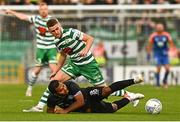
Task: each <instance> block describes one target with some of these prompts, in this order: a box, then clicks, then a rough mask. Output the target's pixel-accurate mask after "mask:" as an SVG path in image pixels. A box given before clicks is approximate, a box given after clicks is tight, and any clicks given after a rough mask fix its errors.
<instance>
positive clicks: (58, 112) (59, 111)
mask: <svg viewBox="0 0 180 122" xmlns="http://www.w3.org/2000/svg"><path fill="white" fill-rule="evenodd" d="M54 113H56V114H67V113H68V112H67V111H66V110H64V109H62V108H60V107H56V108H55V109H54Z"/></svg>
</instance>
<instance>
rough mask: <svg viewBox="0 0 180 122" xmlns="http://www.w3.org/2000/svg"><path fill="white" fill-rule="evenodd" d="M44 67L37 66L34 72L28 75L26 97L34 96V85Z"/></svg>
mask: <svg viewBox="0 0 180 122" xmlns="http://www.w3.org/2000/svg"><path fill="white" fill-rule="evenodd" d="M41 69H42V66H36V67H34V68H33V69H32V71H31V72H30V73H29V74H28V87H27V90H26V96H29V97H30V96H32V89H33V86H34V84H35V83H36V80H37V76H38V74H39V73H40V71H41Z"/></svg>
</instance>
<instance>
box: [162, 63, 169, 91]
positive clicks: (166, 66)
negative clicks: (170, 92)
mask: <svg viewBox="0 0 180 122" xmlns="http://www.w3.org/2000/svg"><path fill="white" fill-rule="evenodd" d="M164 68H165V73H164V78H163V87H164V88H167V87H168V83H167V79H168V75H169V71H170V66H169V65H168V64H166V65H164Z"/></svg>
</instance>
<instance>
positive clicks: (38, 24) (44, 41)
mask: <svg viewBox="0 0 180 122" xmlns="http://www.w3.org/2000/svg"><path fill="white" fill-rule="evenodd" d="M50 18H51V16H47V17H46V18H42V17H41V16H40V15H36V16H30V17H29V21H30V22H31V23H33V24H34V26H35V31H36V43H37V48H40V49H51V48H56V46H55V44H54V39H55V37H54V36H53V35H52V34H51V33H50V32H49V31H48V28H47V26H46V23H47V21H48V20H49V19H50Z"/></svg>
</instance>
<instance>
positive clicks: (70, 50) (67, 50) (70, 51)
mask: <svg viewBox="0 0 180 122" xmlns="http://www.w3.org/2000/svg"><path fill="white" fill-rule="evenodd" d="M63 52H65V53H66V54H69V55H70V54H71V53H72V48H69V47H67V48H64V49H63Z"/></svg>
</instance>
